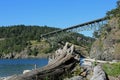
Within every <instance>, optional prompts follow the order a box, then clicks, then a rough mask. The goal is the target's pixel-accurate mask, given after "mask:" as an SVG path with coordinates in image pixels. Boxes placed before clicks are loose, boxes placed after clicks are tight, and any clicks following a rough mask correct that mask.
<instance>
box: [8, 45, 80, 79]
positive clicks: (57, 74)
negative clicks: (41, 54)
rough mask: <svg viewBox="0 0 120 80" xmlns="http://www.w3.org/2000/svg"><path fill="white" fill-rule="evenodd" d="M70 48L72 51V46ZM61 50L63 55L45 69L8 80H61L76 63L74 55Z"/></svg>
mask: <svg viewBox="0 0 120 80" xmlns="http://www.w3.org/2000/svg"><path fill="white" fill-rule="evenodd" d="M66 46H67V45H66ZM66 46H65V47H66ZM66 48H67V47H66ZM72 48H73V49H74V47H73V46H72ZM69 49H70V48H69ZM63 50H64V51H62V52H63V53H62V54H61V55H60V56H57V58H55V59H54V60H53V61H52V62H51V63H49V64H48V65H46V66H45V67H43V68H40V69H36V70H32V71H31V72H28V73H26V74H22V75H18V76H17V77H13V78H11V79H9V80H45V79H46V78H47V79H48V80H61V77H62V76H63V75H64V74H66V73H68V72H70V71H71V70H72V69H73V68H74V67H75V64H76V63H77V62H78V61H77V60H76V59H75V56H76V55H75V54H74V55H73V54H71V53H67V52H68V51H67V50H66V51H65V49H63ZM71 51H73V50H71Z"/></svg>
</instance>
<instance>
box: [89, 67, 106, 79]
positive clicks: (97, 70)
mask: <svg viewBox="0 0 120 80" xmlns="http://www.w3.org/2000/svg"><path fill="white" fill-rule="evenodd" d="M90 80H108V77H107V76H106V73H105V72H104V71H103V70H102V68H101V66H95V67H94V71H93V76H92V78H91V79H90Z"/></svg>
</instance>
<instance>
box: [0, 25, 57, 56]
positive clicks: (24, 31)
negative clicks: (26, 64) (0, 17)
mask: <svg viewBox="0 0 120 80" xmlns="http://www.w3.org/2000/svg"><path fill="white" fill-rule="evenodd" d="M53 30H57V28H50V27H47V26H45V27H44V26H41V27H40V26H24V25H15V26H7V27H5V26H4V27H0V38H2V39H3V38H4V40H0V53H5V54H7V53H13V52H21V51H22V50H24V49H25V48H26V47H27V46H29V45H31V43H30V40H38V39H40V38H39V36H40V35H41V34H43V33H47V32H50V31H53ZM28 54H29V55H31V54H33V55H37V54H38V51H37V50H36V49H34V50H32V52H31V53H30V51H29V53H28Z"/></svg>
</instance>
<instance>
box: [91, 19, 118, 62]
mask: <svg viewBox="0 0 120 80" xmlns="http://www.w3.org/2000/svg"><path fill="white" fill-rule="evenodd" d="M118 20H119V19H116V18H112V19H111V20H109V22H108V24H106V25H105V26H104V28H103V29H102V31H101V35H100V37H99V38H98V39H97V40H96V41H95V42H94V43H93V45H92V48H91V51H90V57H91V58H96V59H100V60H113V59H117V60H118V59H120V25H119V23H118Z"/></svg>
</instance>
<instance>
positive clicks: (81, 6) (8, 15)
mask: <svg viewBox="0 0 120 80" xmlns="http://www.w3.org/2000/svg"><path fill="white" fill-rule="evenodd" d="M116 2H117V0H0V26H9V25H19V24H24V25H39V26H44V25H47V26H50V27H57V28H62V29H63V28H67V27H70V26H73V25H77V24H80V23H84V22H87V21H90V20H95V19H97V18H102V17H104V16H105V15H106V12H107V11H109V10H111V9H113V8H115V7H116Z"/></svg>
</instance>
